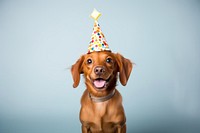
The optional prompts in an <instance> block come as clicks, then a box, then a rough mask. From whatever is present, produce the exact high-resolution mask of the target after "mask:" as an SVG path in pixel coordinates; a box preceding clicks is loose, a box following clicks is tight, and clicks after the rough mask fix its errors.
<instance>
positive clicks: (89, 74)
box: [71, 51, 133, 133]
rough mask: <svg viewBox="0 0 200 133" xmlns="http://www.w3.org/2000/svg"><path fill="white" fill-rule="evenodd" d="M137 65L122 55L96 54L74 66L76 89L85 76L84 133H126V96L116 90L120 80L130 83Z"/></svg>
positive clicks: (122, 82) (123, 82) (72, 70)
mask: <svg viewBox="0 0 200 133" xmlns="http://www.w3.org/2000/svg"><path fill="white" fill-rule="evenodd" d="M132 67H133V63H132V62H131V61H130V60H129V59H126V58H124V57H123V56H122V55H121V54H119V53H112V52H110V51H98V52H97V51H95V52H92V53H89V54H85V55H82V56H81V57H80V58H79V59H78V60H77V62H76V63H75V64H74V65H72V67H71V74H72V77H73V81H74V83H73V87H74V88H76V87H77V86H78V85H79V82H80V74H83V75H84V78H85V84H86V90H85V91H84V93H83V95H82V98H81V109H80V116H79V118H80V121H81V123H82V133H126V116H125V111H124V108H123V106H122V96H121V94H120V93H119V91H118V90H117V89H116V88H115V87H116V83H117V79H118V77H119V80H120V82H121V84H122V85H123V86H125V85H126V84H127V81H128V79H129V76H130V73H131V71H132Z"/></svg>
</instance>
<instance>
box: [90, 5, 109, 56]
mask: <svg viewBox="0 0 200 133" xmlns="http://www.w3.org/2000/svg"><path fill="white" fill-rule="evenodd" d="M100 16H101V13H99V12H98V11H97V10H96V9H94V11H93V12H92V14H91V17H92V18H93V19H94V27H93V32H92V37H91V41H90V44H89V47H88V53H91V52H94V51H111V50H110V49H109V47H108V44H107V41H106V38H105V36H104V34H103V33H102V31H101V28H100V25H99V23H98V22H97V20H98V18H99V17H100Z"/></svg>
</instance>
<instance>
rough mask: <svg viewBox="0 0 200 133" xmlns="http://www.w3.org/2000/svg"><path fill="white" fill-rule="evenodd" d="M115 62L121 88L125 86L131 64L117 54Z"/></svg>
mask: <svg viewBox="0 0 200 133" xmlns="http://www.w3.org/2000/svg"><path fill="white" fill-rule="evenodd" d="M116 61H117V65H118V69H119V70H118V72H119V79H120V82H121V84H122V85H123V86H125V85H126V83H127V82H128V79H129V76H130V74H131V71H132V67H133V64H132V63H131V61H130V60H129V59H126V58H124V57H123V56H122V55H120V54H119V53H117V54H116Z"/></svg>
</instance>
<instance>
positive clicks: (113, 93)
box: [89, 89, 115, 102]
mask: <svg viewBox="0 0 200 133" xmlns="http://www.w3.org/2000/svg"><path fill="white" fill-rule="evenodd" d="M114 95H115V89H114V90H113V91H112V92H111V93H109V94H108V95H107V96H103V97H95V96H93V95H92V94H90V93H89V97H90V99H91V100H92V101H93V102H105V101H107V100H109V99H111V98H112V97H113V96H114Z"/></svg>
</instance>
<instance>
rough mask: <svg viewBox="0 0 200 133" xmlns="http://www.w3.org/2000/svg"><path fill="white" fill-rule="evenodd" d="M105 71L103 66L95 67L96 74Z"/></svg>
mask: <svg viewBox="0 0 200 133" xmlns="http://www.w3.org/2000/svg"><path fill="white" fill-rule="evenodd" d="M104 72H105V69H104V68H103V67H101V66H97V67H95V69H94V73H95V74H96V75H102V74H103V73H104Z"/></svg>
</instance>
